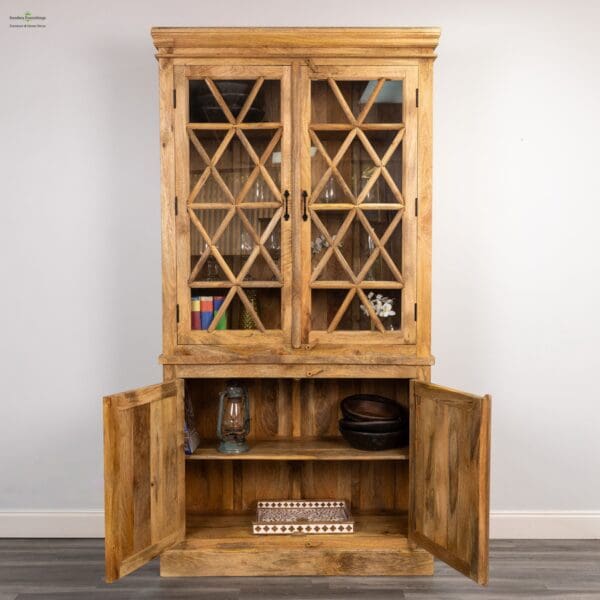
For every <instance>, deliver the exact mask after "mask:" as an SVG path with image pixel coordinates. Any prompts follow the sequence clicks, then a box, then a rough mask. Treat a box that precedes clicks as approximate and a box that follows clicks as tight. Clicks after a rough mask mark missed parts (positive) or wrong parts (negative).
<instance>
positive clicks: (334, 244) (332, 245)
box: [311, 209, 356, 283]
mask: <svg viewBox="0 0 600 600" xmlns="http://www.w3.org/2000/svg"><path fill="white" fill-rule="evenodd" d="M355 214H356V209H352V210H349V211H348V215H347V216H346V219H345V220H344V221H343V222H342V224H341V225H340V228H339V229H338V232H337V233H336V234H335V238H333V237H332V236H331V235H329V231H327V227H325V225H324V224H323V222H322V221H321V219H320V218H319V216H318V215H317V212H316V211H314V210H311V216H312V220H313V223H314V224H315V225H316V226H317V227H318V229H319V230H320V231H321V233H322V234H323V237H324V238H325V239H326V240H327V243H328V244H329V248H327V250H325V253H324V254H323V257H322V258H321V260H320V261H319V263H318V264H317V266H316V267H315V269H314V270H313V274H312V278H311V283H312V282H315V281H316V280H317V278H318V277H319V275H320V274H321V271H323V269H324V268H325V266H326V265H327V263H328V262H329V259H330V258H331V255H332V254H333V253H334V252H335V255H336V257H337V259H338V261H339V262H340V264H341V265H342V268H343V269H344V271H346V274H347V275H348V277H349V278H350V281H352V282H353V283H356V275H354V272H353V271H352V269H351V268H350V265H349V264H348V262H347V261H346V259H345V257H344V255H343V254H342V253H341V251H340V249H339V247H338V246H339V245H340V244H341V242H342V240H343V239H344V236H345V235H346V233H347V232H348V229H349V228H350V225H351V224H352V221H353V220H354V216H355Z"/></svg>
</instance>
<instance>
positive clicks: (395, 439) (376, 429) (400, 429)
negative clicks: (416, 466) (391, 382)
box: [339, 394, 408, 450]
mask: <svg viewBox="0 0 600 600" xmlns="http://www.w3.org/2000/svg"><path fill="white" fill-rule="evenodd" d="M341 409H342V415H343V418H342V419H340V423H339V427H340V433H341V434H342V436H343V438H344V439H345V440H346V441H347V442H348V443H349V444H350V445H351V446H352V447H353V448H357V449H358V450H390V449H391V448H398V447H400V446H406V445H407V443H408V411H407V409H406V408H404V407H403V406H402V405H401V404H398V403H397V402H394V401H393V400H390V399H389V398H385V397H383V396H377V395H375V394H354V395H352V396H348V397H347V398H344V399H343V400H342V403H341Z"/></svg>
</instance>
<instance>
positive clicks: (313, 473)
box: [186, 460, 408, 514]
mask: <svg viewBox="0 0 600 600" xmlns="http://www.w3.org/2000/svg"><path fill="white" fill-rule="evenodd" d="M288 499H289V500H310V499H315V500H316V499H336V500H346V501H347V502H349V503H350V507H351V510H352V511H353V512H355V513H384V512H396V511H406V510H407V508H408V463H407V462H406V461H401V462H398V461H390V462H385V461H382V462H367V461H355V462H350V461H332V462H329V461H328V462H311V461H306V462H292V461H290V462H288V461H235V460H231V461H218V462H217V461H188V462H187V463H186V510H187V512H188V513H203V514H226V513H243V514H253V513H254V512H255V511H256V501H257V500H288Z"/></svg>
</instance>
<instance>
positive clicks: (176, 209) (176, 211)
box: [175, 196, 179, 216]
mask: <svg viewBox="0 0 600 600" xmlns="http://www.w3.org/2000/svg"><path fill="white" fill-rule="evenodd" d="M178 204H179V202H177V196H175V216H177V214H178V213H179V208H178V206H177V205H178Z"/></svg>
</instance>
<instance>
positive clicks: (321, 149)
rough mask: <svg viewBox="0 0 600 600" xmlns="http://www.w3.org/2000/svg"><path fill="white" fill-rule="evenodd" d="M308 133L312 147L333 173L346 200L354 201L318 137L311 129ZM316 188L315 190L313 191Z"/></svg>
mask: <svg viewBox="0 0 600 600" xmlns="http://www.w3.org/2000/svg"><path fill="white" fill-rule="evenodd" d="M309 133H310V137H311V139H312V141H313V143H314V145H315V146H316V147H317V149H318V151H319V152H320V153H321V156H322V157H323V158H324V159H325V162H326V163H327V166H328V168H329V172H331V173H333V176H334V177H335V178H336V179H337V182H338V183H339V184H340V186H341V188H342V191H343V192H344V194H346V196H347V197H348V198H351V199H352V200H355V199H354V194H353V193H352V190H351V189H350V188H349V187H348V184H347V183H346V180H345V179H344V178H343V177H342V174H341V173H340V172H339V170H338V168H337V166H336V165H334V164H333V161H332V160H331V158H330V156H329V153H328V152H327V150H325V146H323V144H322V143H321V140H320V139H319V136H318V135H317V134H316V133H315V132H314V131H313V130H312V129H311V130H310V132H309ZM317 188H318V186H317ZM317 188H315V190H316V189H317ZM320 191H321V190H320V189H319V190H318V192H320ZM318 192H317V193H318ZM313 198H315V195H314V192H313Z"/></svg>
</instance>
